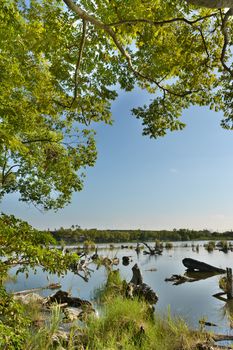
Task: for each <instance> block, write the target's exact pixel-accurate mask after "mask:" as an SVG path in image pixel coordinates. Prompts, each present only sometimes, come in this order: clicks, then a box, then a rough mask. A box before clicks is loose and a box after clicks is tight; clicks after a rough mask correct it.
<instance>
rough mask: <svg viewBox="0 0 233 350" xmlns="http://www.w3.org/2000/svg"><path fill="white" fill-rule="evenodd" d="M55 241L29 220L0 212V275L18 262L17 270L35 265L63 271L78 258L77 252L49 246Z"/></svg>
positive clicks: (54, 270)
mask: <svg viewBox="0 0 233 350" xmlns="http://www.w3.org/2000/svg"><path fill="white" fill-rule="evenodd" d="M55 242H56V241H55V240H54V238H53V237H52V236H51V235H49V234H48V233H47V232H41V231H38V230H36V229H33V228H32V227H31V226H30V225H29V224H28V223H26V222H24V221H21V220H19V219H16V218H15V217H14V216H13V215H11V216H8V215H5V214H1V215H0V256H2V257H4V258H2V259H1V261H0V279H3V277H4V275H6V274H7V271H8V269H9V268H11V267H13V266H17V272H25V271H26V272H27V271H28V270H29V268H33V269H36V268H37V267H38V266H42V268H43V269H44V270H46V271H49V272H51V273H55V272H56V273H58V274H60V273H63V272H64V271H66V270H67V268H68V267H69V265H70V264H71V263H73V262H75V261H77V259H78V256H77V255H76V254H62V252H61V251H60V250H58V249H51V248H50V247H49V246H50V244H54V243H55Z"/></svg>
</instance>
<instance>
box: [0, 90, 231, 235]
mask: <svg viewBox="0 0 233 350" xmlns="http://www.w3.org/2000/svg"><path fill="white" fill-rule="evenodd" d="M148 101H149V96H148V95H147V94H146V93H145V92H143V91H141V90H134V91H133V92H129V93H126V92H120V93H119V96H118V98H117V100H116V101H114V103H113V105H112V113H113V119H114V124H113V125H112V126H109V125H104V124H98V125H97V126H96V130H97V136H96V138H97V148H98V159H97V162H96V165H95V166H94V167H93V168H88V169H87V171H86V179H85V183H84V189H83V191H81V192H78V193H74V195H73V197H72V202H71V204H70V205H68V206H67V207H66V208H64V209H61V210H59V211H58V212H56V213H55V212H53V211H50V212H41V211H39V210H38V209H36V208H34V207H33V206H32V205H29V204H23V203H22V202H18V198H17V195H15V194H11V195H8V196H6V197H5V198H4V200H3V202H2V203H1V207H2V208H1V210H2V211H3V212H5V213H8V214H14V215H15V216H17V217H20V218H22V219H23V220H26V221H28V222H29V223H30V224H32V225H33V226H34V227H37V228H40V229H51V230H53V229H55V228H56V229H58V228H59V227H70V226H71V225H80V226H81V227H82V228H99V229H151V230H153V229H154V230H157V229H174V228H176V229H179V228H189V229H209V230H215V231H216V230H217V231H220V232H221V231H225V230H231V229H233V131H226V130H223V129H222V128H221V127H220V120H221V118H222V115H221V113H215V112H213V111H209V110H208V109H207V108H204V107H192V108H190V109H188V110H186V111H184V113H183V116H182V120H183V121H184V122H185V123H187V126H186V128H185V129H184V130H183V131H179V132H173V133H169V134H168V135H167V136H165V137H163V138H160V139H157V140H154V139H149V138H148V137H146V136H142V126H141V123H140V121H139V120H137V119H136V118H135V117H133V116H132V114H131V109H132V108H133V107H137V106H139V105H143V104H144V103H147V102H148Z"/></svg>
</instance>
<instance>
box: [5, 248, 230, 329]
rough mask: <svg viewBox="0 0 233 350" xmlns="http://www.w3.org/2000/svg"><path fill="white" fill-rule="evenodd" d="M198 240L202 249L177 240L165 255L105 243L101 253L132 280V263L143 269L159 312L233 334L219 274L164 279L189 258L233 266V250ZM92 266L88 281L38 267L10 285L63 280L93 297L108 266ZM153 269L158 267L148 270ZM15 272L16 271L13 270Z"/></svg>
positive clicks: (181, 268)
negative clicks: (180, 281) (184, 280)
mask: <svg viewBox="0 0 233 350" xmlns="http://www.w3.org/2000/svg"><path fill="white" fill-rule="evenodd" d="M197 243H199V244H200V248H199V252H196V251H192V248H191V246H190V242H189V247H183V246H182V245H184V243H175V247H174V248H172V249H170V250H166V249H164V251H163V255H162V256H149V255H144V254H143V253H142V252H141V253H140V254H139V255H137V254H136V252H135V250H132V249H120V245H119V247H118V248H117V247H116V245H115V247H116V248H115V249H113V250H109V249H106V248H104V246H102V249H101V250H99V255H103V256H108V257H110V258H113V257H115V256H116V257H118V258H120V264H119V265H118V266H117V267H116V268H119V269H120V273H121V275H122V277H123V278H125V279H126V280H127V281H130V279H131V277H132V271H131V268H132V266H133V265H134V264H135V263H137V264H138V266H139V267H140V269H141V272H142V275H143V279H144V282H145V283H147V284H148V285H150V286H151V288H152V289H153V290H154V291H156V293H157V295H158V296H159V301H158V302H157V304H156V306H155V310H156V311H158V312H159V313H163V314H167V313H168V310H170V312H171V314H172V315H178V316H181V317H182V318H183V319H185V320H186V321H187V323H188V324H189V325H190V326H192V327H195V328H197V327H199V323H198V321H199V320H200V319H201V318H205V320H208V321H209V322H212V323H215V324H217V325H218V327H208V329H211V330H213V331H215V332H218V333H229V334H233V330H231V329H230V326H229V319H228V317H227V315H226V314H227V312H229V310H230V307H231V309H232V315H233V302H232V305H231V304H230V303H229V302H228V303H225V302H223V301H220V300H218V299H216V298H214V297H213V296H212V295H213V294H215V293H217V292H220V289H219V287H218V281H219V278H220V277H219V275H218V276H213V277H210V278H208V279H205V280H200V281H197V282H192V283H184V284H181V285H178V286H174V285H172V282H165V281H164V280H165V278H168V277H170V276H171V275H172V274H184V272H185V267H184V266H183V264H182V259H184V258H187V257H190V258H193V259H197V260H201V261H204V262H206V263H208V264H211V265H215V266H218V267H222V268H226V267H231V268H233V252H228V253H227V254H224V253H223V252H220V251H217V250H215V251H214V252H212V253H208V252H207V251H206V250H205V249H204V247H203V244H204V242H195V245H196V244H197ZM122 256H131V257H132V260H133V261H132V262H131V263H130V264H129V265H128V266H123V265H122V262H121V258H122ZM90 268H91V269H93V270H94V272H93V273H91V276H90V279H89V281H88V282H85V281H84V280H83V279H81V278H80V277H79V276H77V275H74V274H73V273H71V272H69V273H67V275H65V276H63V277H57V276H56V275H49V274H47V273H44V272H42V270H41V269H38V270H37V273H36V274H35V275H34V274H33V273H31V274H30V275H29V277H28V279H26V278H25V275H24V274H19V275H18V278H17V282H16V283H8V284H7V288H8V290H11V291H19V290H24V289H30V288H36V287H41V286H46V285H48V284H49V283H54V282H60V283H61V285H62V289H63V290H67V291H70V292H71V293H72V295H73V296H79V297H81V298H85V299H89V300H92V299H93V295H94V291H95V289H96V288H98V287H100V286H101V285H103V284H104V282H105V280H106V271H105V268H104V267H100V268H99V269H98V270H96V265H94V264H91V265H90ZM153 268H156V269H157V270H156V271H148V270H149V269H153ZM13 272H14V270H12V273H13ZM41 294H42V295H44V296H47V295H49V294H51V291H49V290H43V291H42V292H41Z"/></svg>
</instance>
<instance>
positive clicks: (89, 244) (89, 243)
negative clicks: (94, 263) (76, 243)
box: [83, 240, 95, 249]
mask: <svg viewBox="0 0 233 350" xmlns="http://www.w3.org/2000/svg"><path fill="white" fill-rule="evenodd" d="M83 247H84V249H95V242H93V241H91V240H86V241H84V242H83Z"/></svg>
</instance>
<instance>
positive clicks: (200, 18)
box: [108, 12, 218, 27]
mask: <svg viewBox="0 0 233 350" xmlns="http://www.w3.org/2000/svg"><path fill="white" fill-rule="evenodd" d="M217 14H218V12H214V13H212V14H211V15H206V16H203V17H199V18H197V19H195V20H193V21H190V20H188V19H186V18H184V17H177V18H172V19H167V20H164V21H151V20H149V19H145V18H138V19H131V20H130V19H129V20H128V19H125V20H122V21H119V22H113V23H109V24H108V25H109V26H111V27H118V26H120V25H123V24H137V23H147V24H150V25H154V26H159V25H160V26H162V25H164V24H169V23H174V22H184V23H187V24H190V25H193V24H195V23H198V22H200V21H203V20H204V19H206V18H211V17H215V16H216V15H217Z"/></svg>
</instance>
